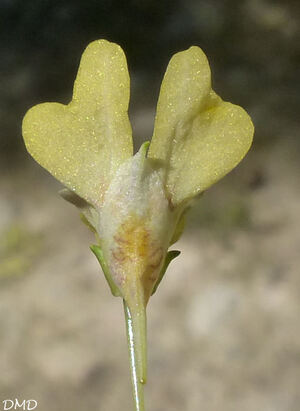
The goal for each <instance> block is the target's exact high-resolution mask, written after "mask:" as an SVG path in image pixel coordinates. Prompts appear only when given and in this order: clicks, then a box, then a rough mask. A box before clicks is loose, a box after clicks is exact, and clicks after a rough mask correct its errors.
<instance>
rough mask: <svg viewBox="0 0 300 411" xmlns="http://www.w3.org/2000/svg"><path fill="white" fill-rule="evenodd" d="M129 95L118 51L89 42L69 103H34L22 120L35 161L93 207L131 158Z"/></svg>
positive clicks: (123, 61) (107, 44)
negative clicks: (122, 166)
mask: <svg viewBox="0 0 300 411" xmlns="http://www.w3.org/2000/svg"><path fill="white" fill-rule="evenodd" d="M129 92H130V90H129V75H128V70H127V63H126V58H125V55H124V53H123V51H122V49H121V48H120V47H119V46H118V45H116V44H114V43H110V42H108V41H106V40H98V41H94V42H93V43H91V44H90V45H89V46H88V47H87V48H86V50H85V51H84V53H83V55H82V58H81V62H80V66H79V70H78V74H77V78H76V81H75V84H74V92H73V100H72V101H71V103H70V104H69V105H67V106H65V105H63V104H58V103H44V104H40V105H37V106H35V107H33V108H32V109H30V110H29V111H28V112H27V114H26V116H25V117H24V120H23V136H24V140H25V144H26V147H27V150H28V151H29V153H30V154H31V155H32V156H33V157H34V159H35V160H36V161H37V162H38V163H40V164H41V166H43V167H44V168H46V169H47V170H48V171H49V172H50V173H51V174H53V175H54V177H56V178H57V179H58V180H60V181H61V182H62V183H63V184H64V185H66V186H67V187H68V188H70V189H71V190H73V191H75V192H76V193H77V194H78V195H80V196H81V197H83V198H85V199H86V200H87V201H89V202H90V203H92V204H94V205H99V204H101V203H102V200H103V195H104V193H105V191H106V189H107V187H108V185H109V183H110V181H111V179H112V177H113V176H114V174H115V171H116V170H117V169H118V168H119V166H120V164H122V163H123V162H124V160H126V159H127V158H128V157H130V156H132V152H133V147H132V136H131V126H130V122H129V119H128V114H127V110H128V103H129Z"/></svg>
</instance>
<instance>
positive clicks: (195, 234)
mask: <svg viewBox="0 0 300 411" xmlns="http://www.w3.org/2000/svg"><path fill="white" fill-rule="evenodd" d="M29 163H30V160H28V164H29ZM2 175H3V176H4V178H2V179H1V182H0V190H1V196H0V208H1V215H0V233H1V235H0V256H1V261H0V341H1V350H0V369H1V372H0V390H1V391H0V400H1V401H3V400H4V399H7V398H19V399H31V398H33V399H35V400H37V401H38V404H39V405H38V408H37V410H41V411H79V410H80V411H82V410H93V411H96V410H99V411H119V410H122V411H127V410H128V411H129V410H132V409H133V406H132V399H131V387H130V379H129V370H128V359H127V347H126V340H125V328H124V322H123V312H122V304H121V300H120V299H118V298H113V297H112V296H111V295H110V292H109V289H108V286H107V284H106V283H105V280H104V277H103V275H102V273H101V271H100V268H99V266H98V263H97V261H96V259H95V257H94V256H93V255H92V253H91V252H90V250H89V248H88V245H89V244H91V243H92V242H93V237H92V235H91V234H90V233H89V232H88V231H87V229H86V228H85V227H84V226H83V224H81V223H80V221H79V219H78V215H77V210H76V209H75V208H73V207H72V206H71V205H69V204H67V203H65V202H64V201H63V200H61V199H60V198H59V197H58V196H57V195H56V191H57V190H58V188H59V186H58V184H56V183H55V182H54V180H53V179H52V178H51V177H50V176H48V175H47V174H46V172H44V171H42V170H41V169H40V168H39V167H38V166H32V168H28V169H25V170H22V171H21V170H17V171H16V172H15V173H13V174H7V175H5V173H4V174H2ZM299 211H300V185H299V162H298V158H297V152H296V151H295V150H294V147H293V145H290V144H289V140H288V138H286V139H285V142H284V143H283V142H281V143H280V142H279V143H275V144H274V145H272V146H268V147H267V148H265V149H262V150H260V151H254V152H252V153H251V154H250V155H249V156H248V158H247V160H246V161H245V162H244V163H243V164H242V165H241V166H240V167H239V168H238V170H236V171H235V172H234V173H232V174H231V175H230V176H228V177H227V178H226V179H224V180H223V181H222V182H220V183H219V184H218V185H217V186H216V187H215V188H212V189H211V190H209V191H208V192H207V193H206V195H205V196H204V197H203V198H202V199H201V200H199V204H198V205H197V206H196V207H195V209H194V211H193V212H191V215H190V219H189V223H188V226H187V230H186V232H185V233H184V235H183V237H182V239H181V240H180V241H179V242H178V243H177V244H176V245H175V246H176V248H177V249H179V250H181V251H182V254H181V255H180V256H179V257H178V259H177V260H175V261H174V262H173V263H172V264H171V266H170V268H169V271H168V273H167V276H166V278H165V279H164V280H163V282H162V284H161V286H160V288H159V290H158V292H157V294H156V295H155V296H154V297H153V298H152V299H151V301H150V305H149V310H148V325H149V332H148V334H149V339H148V340H149V379H148V384H147V388H146V399H147V410H149V411H150V410H151V411H168V410H172V411H182V410H185V411H195V410H203V411H210V410H215V411H241V410H243V411H260V410H261V411H297V410H299V404H300V389H299V381H300V329H299V318H300V277H299V267H300V220H299ZM1 405H2V404H1V403H0V408H1Z"/></svg>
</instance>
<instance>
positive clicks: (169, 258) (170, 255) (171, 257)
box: [151, 250, 180, 295]
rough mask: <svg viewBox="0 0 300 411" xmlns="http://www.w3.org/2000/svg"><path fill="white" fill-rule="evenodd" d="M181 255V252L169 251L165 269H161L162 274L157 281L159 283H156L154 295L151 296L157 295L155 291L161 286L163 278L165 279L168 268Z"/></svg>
mask: <svg viewBox="0 0 300 411" xmlns="http://www.w3.org/2000/svg"><path fill="white" fill-rule="evenodd" d="M179 254H180V251H178V250H171V251H168V253H167V255H166V258H165V262H164V265H163V267H162V269H161V271H160V273H159V277H158V279H157V281H156V283H155V286H154V288H153V291H152V294H151V295H153V294H154V293H155V291H156V290H157V287H158V286H159V284H160V282H161V280H162V279H163V277H164V275H165V272H166V271H167V268H168V267H169V264H170V262H171V261H172V260H174V258H176V257H178V256H179Z"/></svg>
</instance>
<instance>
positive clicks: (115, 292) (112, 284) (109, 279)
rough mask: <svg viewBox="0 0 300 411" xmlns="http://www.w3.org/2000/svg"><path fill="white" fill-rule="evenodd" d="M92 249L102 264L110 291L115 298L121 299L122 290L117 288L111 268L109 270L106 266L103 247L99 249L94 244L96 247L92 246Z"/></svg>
mask: <svg viewBox="0 0 300 411" xmlns="http://www.w3.org/2000/svg"><path fill="white" fill-rule="evenodd" d="M90 249H91V250H92V252H93V253H94V254H95V256H96V258H97V260H98V261H99V263H100V265H101V268H102V271H103V274H104V276H105V278H106V281H107V283H108V285H109V288H110V291H111V293H112V295H113V296H115V297H121V295H122V294H121V292H120V290H119V289H118V287H117V286H116V284H115V282H114V280H113V279H112V277H111V274H110V272H109V268H108V266H107V264H106V261H105V259H104V257H103V253H102V250H101V247H99V246H98V245H96V244H94V245H91V246H90Z"/></svg>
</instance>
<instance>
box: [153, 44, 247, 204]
mask: <svg viewBox="0 0 300 411" xmlns="http://www.w3.org/2000/svg"><path fill="white" fill-rule="evenodd" d="M253 131H254V128H253V124H252V122H251V119H250V117H249V116H248V114H247V113H246V112H245V111H244V110H243V109H242V108H241V107H239V106H236V105H233V104H230V103H227V102H223V101H222V100H221V98H220V97H219V96H217V95H216V94H215V93H214V91H213V90H212V89H211V74H210V68H209V64H208V61H207V58H206V56H205V54H204V53H203V51H202V50H201V49H200V48H199V47H191V48H189V49H188V50H186V51H183V52H180V53H177V54H175V55H174V56H173V57H172V59H171V61H170V63H169V65H168V68H167V71H166V74H165V76H164V79H163V82H162V86H161V91H160V96H159V101H158V105H157V113H156V120H155V127H154V134H153V137H152V141H151V145H150V148H149V157H151V158H153V159H156V160H159V161H160V163H161V165H162V166H163V167H164V168H165V177H164V178H165V185H166V187H167V190H168V192H169V195H170V197H171V200H172V203H173V204H174V205H177V204H179V203H181V202H183V201H185V200H187V199H189V198H192V197H193V196H195V195H196V194H198V193H199V192H202V191H204V190H206V189H207V188H208V187H209V186H211V185H212V184H213V183H215V182H216V181H218V180H219V179H220V178H222V177H223V176H224V175H225V174H227V173H228V172H229V171H231V170H232V169H233V168H234V167H235V166H236V165H237V164H238V163H239V162H240V161H241V160H242V158H243V157H244V156H245V154H246V153H247V151H248V150H249V148H250V146H251V142H252V137H253Z"/></svg>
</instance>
